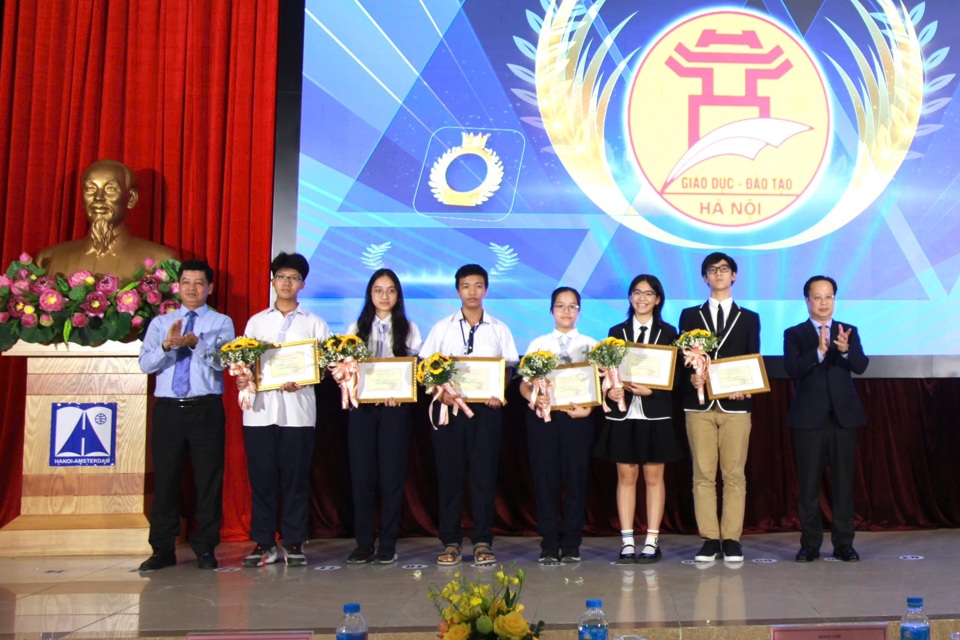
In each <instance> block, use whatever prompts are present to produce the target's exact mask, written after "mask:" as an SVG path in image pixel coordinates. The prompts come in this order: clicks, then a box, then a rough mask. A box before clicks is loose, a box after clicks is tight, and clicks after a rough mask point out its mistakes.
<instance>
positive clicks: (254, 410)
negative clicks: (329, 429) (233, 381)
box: [243, 305, 330, 427]
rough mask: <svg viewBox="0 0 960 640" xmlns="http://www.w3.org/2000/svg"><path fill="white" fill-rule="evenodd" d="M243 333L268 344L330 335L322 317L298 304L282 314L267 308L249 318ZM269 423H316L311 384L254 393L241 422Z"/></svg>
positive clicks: (293, 424) (318, 338)
mask: <svg viewBox="0 0 960 640" xmlns="http://www.w3.org/2000/svg"><path fill="white" fill-rule="evenodd" d="M243 335H245V336H247V337H250V338H256V339H257V340H263V341H265V342H272V343H278V342H299V341H301V340H320V341H323V340H326V339H327V338H328V337H330V328H329V327H328V326H327V323H326V322H324V320H323V318H321V317H320V316H318V315H316V314H313V313H310V312H309V311H307V310H306V309H304V308H303V306H302V305H298V306H297V308H296V309H294V310H293V311H291V312H290V313H289V314H288V315H286V316H285V315H283V313H281V312H280V311H279V310H277V308H276V307H270V308H269V309H265V310H264V311H261V312H260V313H257V314H256V315H254V316H253V317H252V318H250V320H249V321H248V322H247V328H246V329H244V331H243ZM272 424H275V425H279V426H281V427H314V426H316V424H317V399H316V395H315V392H314V389H313V386H307V387H303V388H302V389H300V390H299V391H293V392H286V391H280V390H279V389H275V390H273V391H260V392H258V393H257V395H256V396H255V397H254V399H253V403H252V406H251V408H250V409H247V410H246V411H244V412H243V425H244V426H245V427H265V426H268V425H272Z"/></svg>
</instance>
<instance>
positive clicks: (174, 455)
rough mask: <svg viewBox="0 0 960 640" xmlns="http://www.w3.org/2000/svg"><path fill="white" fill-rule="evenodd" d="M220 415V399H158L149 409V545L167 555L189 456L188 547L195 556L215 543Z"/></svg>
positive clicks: (219, 484) (220, 478)
mask: <svg viewBox="0 0 960 640" xmlns="http://www.w3.org/2000/svg"><path fill="white" fill-rule="evenodd" d="M225 423H226V415H225V414H224V411H223V401H222V398H221V397H220V396H207V397H204V398H202V399H198V400H196V401H195V404H191V405H189V406H180V405H179V404H177V403H176V401H170V400H167V399H164V398H158V399H157V404H156V405H155V406H154V408H153V435H152V437H151V440H150V444H151V447H152V448H153V484H154V487H153V507H152V508H151V510H150V546H151V547H153V550H154V552H155V553H163V554H166V553H173V552H174V550H175V548H176V544H177V536H179V535H180V481H181V479H182V478H183V466H184V462H185V460H186V456H187V454H188V453H189V454H190V461H191V463H192V465H193V477H194V482H195V483H196V488H197V512H196V518H197V525H198V526H199V530H198V531H197V532H196V533H194V534H193V535H192V536H191V537H190V547H191V548H192V549H193V551H194V552H195V553H197V554H198V555H199V554H201V553H206V552H208V551H213V549H214V548H215V547H216V546H217V545H218V544H220V525H221V524H222V522H223V442H224V424H225Z"/></svg>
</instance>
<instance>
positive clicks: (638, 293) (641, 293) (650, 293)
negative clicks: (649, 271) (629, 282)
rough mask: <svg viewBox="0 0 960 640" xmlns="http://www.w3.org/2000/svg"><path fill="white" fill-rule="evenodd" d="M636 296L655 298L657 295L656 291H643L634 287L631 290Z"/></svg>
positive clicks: (631, 293) (647, 298)
mask: <svg viewBox="0 0 960 640" xmlns="http://www.w3.org/2000/svg"><path fill="white" fill-rule="evenodd" d="M630 295H632V296H633V297H634V298H643V299H644V300H653V299H654V298H656V297H657V292H656V291H641V290H640V289H634V290H633V291H631V292H630Z"/></svg>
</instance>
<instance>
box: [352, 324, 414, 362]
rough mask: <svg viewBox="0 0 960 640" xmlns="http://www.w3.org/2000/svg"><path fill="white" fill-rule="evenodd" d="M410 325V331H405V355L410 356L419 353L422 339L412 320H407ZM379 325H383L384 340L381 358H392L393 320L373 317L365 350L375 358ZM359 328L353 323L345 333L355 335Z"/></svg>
mask: <svg viewBox="0 0 960 640" xmlns="http://www.w3.org/2000/svg"><path fill="white" fill-rule="evenodd" d="M407 322H408V323H409V324H410V330H409V331H407V353H408V354H409V355H411V356H415V355H417V353H419V351H420V344H421V343H422V342H423V339H422V338H421V337H420V328H419V327H417V324H416V323H415V322H413V321H412V320H409V319H408V320H407ZM380 325H385V326H386V329H385V333H384V336H385V339H384V345H383V354H384V355H383V357H384V358H392V357H394V356H393V318H390V317H388V318H378V317H374V319H373V325H372V326H371V327H370V337H369V338H368V339H367V348H368V349H370V355H371V356H374V357H375V356H376V355H377V349H378V347H379V344H378V343H379V341H380ZM358 329H359V327H358V326H357V323H356V322H354V323H353V324H351V325H350V326H349V327H348V328H347V333H350V334H353V335H357V331H358Z"/></svg>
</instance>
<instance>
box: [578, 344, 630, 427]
mask: <svg viewBox="0 0 960 640" xmlns="http://www.w3.org/2000/svg"><path fill="white" fill-rule="evenodd" d="M626 355H627V343H626V342H625V341H623V340H621V339H620V338H614V337H613V336H611V337H609V338H604V339H603V340H601V341H600V342H598V343H597V344H596V345H595V346H594V347H593V349H591V350H590V353H588V354H587V360H589V361H590V362H592V363H594V364H595V365H597V368H598V369H599V370H600V375H601V376H602V377H603V392H604V393H606V392H607V391H608V390H609V389H620V388H622V387H623V383H622V382H620V369H619V367H620V363H621V362H623V359H624V358H625V357H626ZM617 408H618V409H620V411H626V410H627V405H626V403H625V402H624V401H623V400H622V399H621V400H619V401H618V402H617ZM603 410H604V411H609V410H610V409H609V408H608V407H607V404H606V403H604V404H603Z"/></svg>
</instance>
